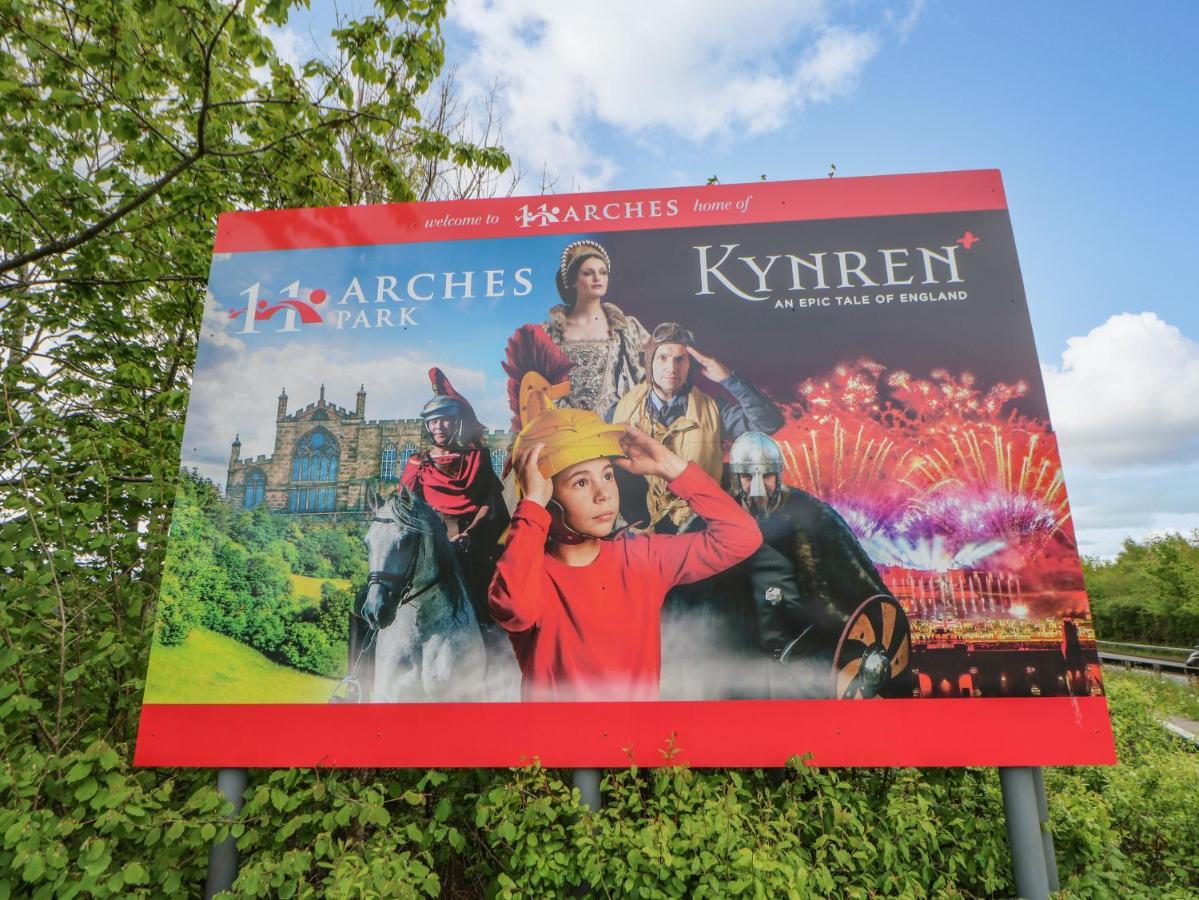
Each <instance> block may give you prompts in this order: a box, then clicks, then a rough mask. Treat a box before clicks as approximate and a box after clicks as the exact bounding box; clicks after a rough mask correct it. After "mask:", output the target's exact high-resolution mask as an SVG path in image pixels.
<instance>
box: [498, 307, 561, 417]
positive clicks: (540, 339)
mask: <svg viewBox="0 0 1199 900" xmlns="http://www.w3.org/2000/svg"><path fill="white" fill-rule="evenodd" d="M500 365H501V366H503V368H504V371H505V372H506V373H507V374H508V405H509V406H510V407H511V408H512V433H513V434H516V433H517V432H519V431H520V428H521V421H520V382H521V379H522V378H524V377H525V375H527V374H528V373H529V372H536V373H537V374H538V375H541V376H543V377H544V378H545V380H546V381H547V382H549V383H550V384H559V383H561V382H563V381H565V380H566V377H567V375H568V374H569V372H570V370H571V368H572V367H573V366H574V363H572V362H571V361H570V357H568V356H567V355H566V354H565V353H563V352H562V350H561V348H559V347H558V345H557V344H555V343H554V342H553V340H552V339H551V338H550V336H549V335H548V334H546V333H545V329H544V328H542V327H541V326H540V325H521V326H520V328H518V329H516V333H515V334H513V335H512V337H510V338H508V350H507V359H506V360H505V361H504V362H502V363H500Z"/></svg>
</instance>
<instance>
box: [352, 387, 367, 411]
mask: <svg viewBox="0 0 1199 900" xmlns="http://www.w3.org/2000/svg"><path fill="white" fill-rule="evenodd" d="M356 396H357V397H358V403H357V404H356V405H355V406H354V413H355V414H356V415H357V416H358V418H360V419H365V418H366V385H365V384H364V385H362V386H361V387H359V388H358V393H357V395H356Z"/></svg>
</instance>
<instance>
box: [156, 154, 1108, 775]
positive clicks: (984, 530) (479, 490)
mask: <svg viewBox="0 0 1199 900" xmlns="http://www.w3.org/2000/svg"><path fill="white" fill-rule="evenodd" d="M202 329H203V330H202V334H201V338H200V343H199V351H198V356H197V361H196V367H195V377H194V384H193V393H192V398H191V404H190V407H189V410H188V417H187V426H186V431H185V436H184V455H183V464H184V468H185V470H186V472H185V477H184V479H183V482H182V486H181V489H180V492H179V496H178V500H177V503H176V509H175V514H174V520H173V524H172V530H171V537H170V545H169V553H168V562H167V568H166V574H165V576H164V579H163V588H162V595H161V600H160V604H159V609H158V628H157V632H156V637H155V643H154V647H153V650H152V652H151V657H150V668H149V673H148V676H147V683H146V696H145V704H144V706H143V711H142V720H141V729H140V732H139V738H138V748H137V761H138V762H139V763H140V764H144V765H204V766H218V765H219V766H246V765H263V766H282V765H335V766H402V765H419V766H426V765H431V766H453V765H494V766H500V765H505V766H506V765H518V764H521V763H524V762H528V761H530V760H533V759H540V760H541V762H542V763H543V764H545V765H551V766H620V765H626V764H629V763H631V762H635V763H637V764H639V765H656V764H663V763H667V762H687V763H690V764H692V765H701V766H708V765H753V766H762V765H781V764H783V763H784V762H785V761H786V760H787V759H788V758H789V757H790V756H793V755H797V754H799V755H802V754H811V761H812V762H813V763H814V764H818V765H1043V764H1045V765H1056V764H1068V763H1110V762H1113V761H1114V749H1113V742H1112V734H1111V728H1110V724H1109V720H1108V714H1107V708H1106V702H1105V700H1104V696H1103V683H1102V676H1101V673H1100V667H1099V663H1098V659H1097V656H1096V651H1095V641H1094V631H1093V629H1092V624H1091V617H1090V613H1089V610H1088V606H1087V598H1086V594H1085V591H1084V588H1083V583H1082V573H1081V568H1080V565H1079V559H1078V552H1077V547H1076V544H1075V540H1074V532H1073V527H1072V523H1071V520H1070V511H1069V505H1068V502H1067V499H1066V491H1065V486H1064V483H1063V480H1062V473H1061V466H1060V461H1059V458H1058V451H1057V445H1056V441H1055V437H1054V434H1053V431H1052V428H1051V427H1050V423H1049V416H1048V412H1047V409H1046V404H1045V395H1044V390H1043V387H1042V384H1041V378H1040V373H1039V368H1038V363H1037V357H1036V351H1035V349H1034V346H1033V339H1032V333H1031V329H1030V325H1029V319H1028V312H1027V307H1026V303H1025V297H1024V292H1023V288H1022V285H1021V280H1020V272H1019V267H1018V263H1017V259H1016V251H1015V244H1014V240H1013V236H1012V230H1011V224H1010V221H1009V218H1008V213H1007V209H1006V202H1005V199H1004V193H1003V187H1002V183H1001V180H1000V176H999V173H998V172H995V171H973V172H954V173H944V174H934V175H908V176H894V177H882V178H858V179H835V180H834V179H827V180H821V181H806V182H789V183H773V184H770V183H759V184H751V185H719V186H710V187H703V188H670V189H662V190H652V191H629V192H616V193H604V194H580V195H573V196H554V197H537V198H527V197H526V198H505V199H499V200H480V201H462V202H452V203H427V204H398V205H388V206H376V207H355V208H335V209H308V210H293V211H268V212H257V213H230V214H227V215H225V216H223V217H222V218H221V220H220V223H219V225H218V230H217V240H216V249H215V255H214V259H213V265H212V272H211V276H210V281H209V294H208V299H207V306H206V309H205V312H204V318H203V326H202Z"/></svg>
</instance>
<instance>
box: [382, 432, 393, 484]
mask: <svg viewBox="0 0 1199 900" xmlns="http://www.w3.org/2000/svg"><path fill="white" fill-rule="evenodd" d="M379 477H380V478H382V479H383V480H384V481H395V480H396V445H395V444H393V443H391V442H390V441H388V442H387V443H386V444H385V445H384V446H383V459H382V461H381V462H380V463H379Z"/></svg>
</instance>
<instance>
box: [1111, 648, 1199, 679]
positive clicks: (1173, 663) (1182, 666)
mask: <svg viewBox="0 0 1199 900" xmlns="http://www.w3.org/2000/svg"><path fill="white" fill-rule="evenodd" d="M1152 649H1154V650H1157V649H1166V648H1164V647H1163V648H1157V647H1154V648H1152ZM1099 661H1100V662H1105V663H1116V664H1119V665H1122V666H1124V668H1126V669H1127V668H1131V667H1132V666H1143V667H1144V668H1147V669H1152V670H1153V671H1154V672H1167V671H1168V672H1178V673H1179V674H1182V675H1185V674H1187V666H1186V660H1184V659H1160V658H1158V657H1153V656H1137V655H1136V654H1129V653H1112V652H1111V651H1110V650H1104V649H1103V648H1102V647H1101V648H1099Z"/></svg>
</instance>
